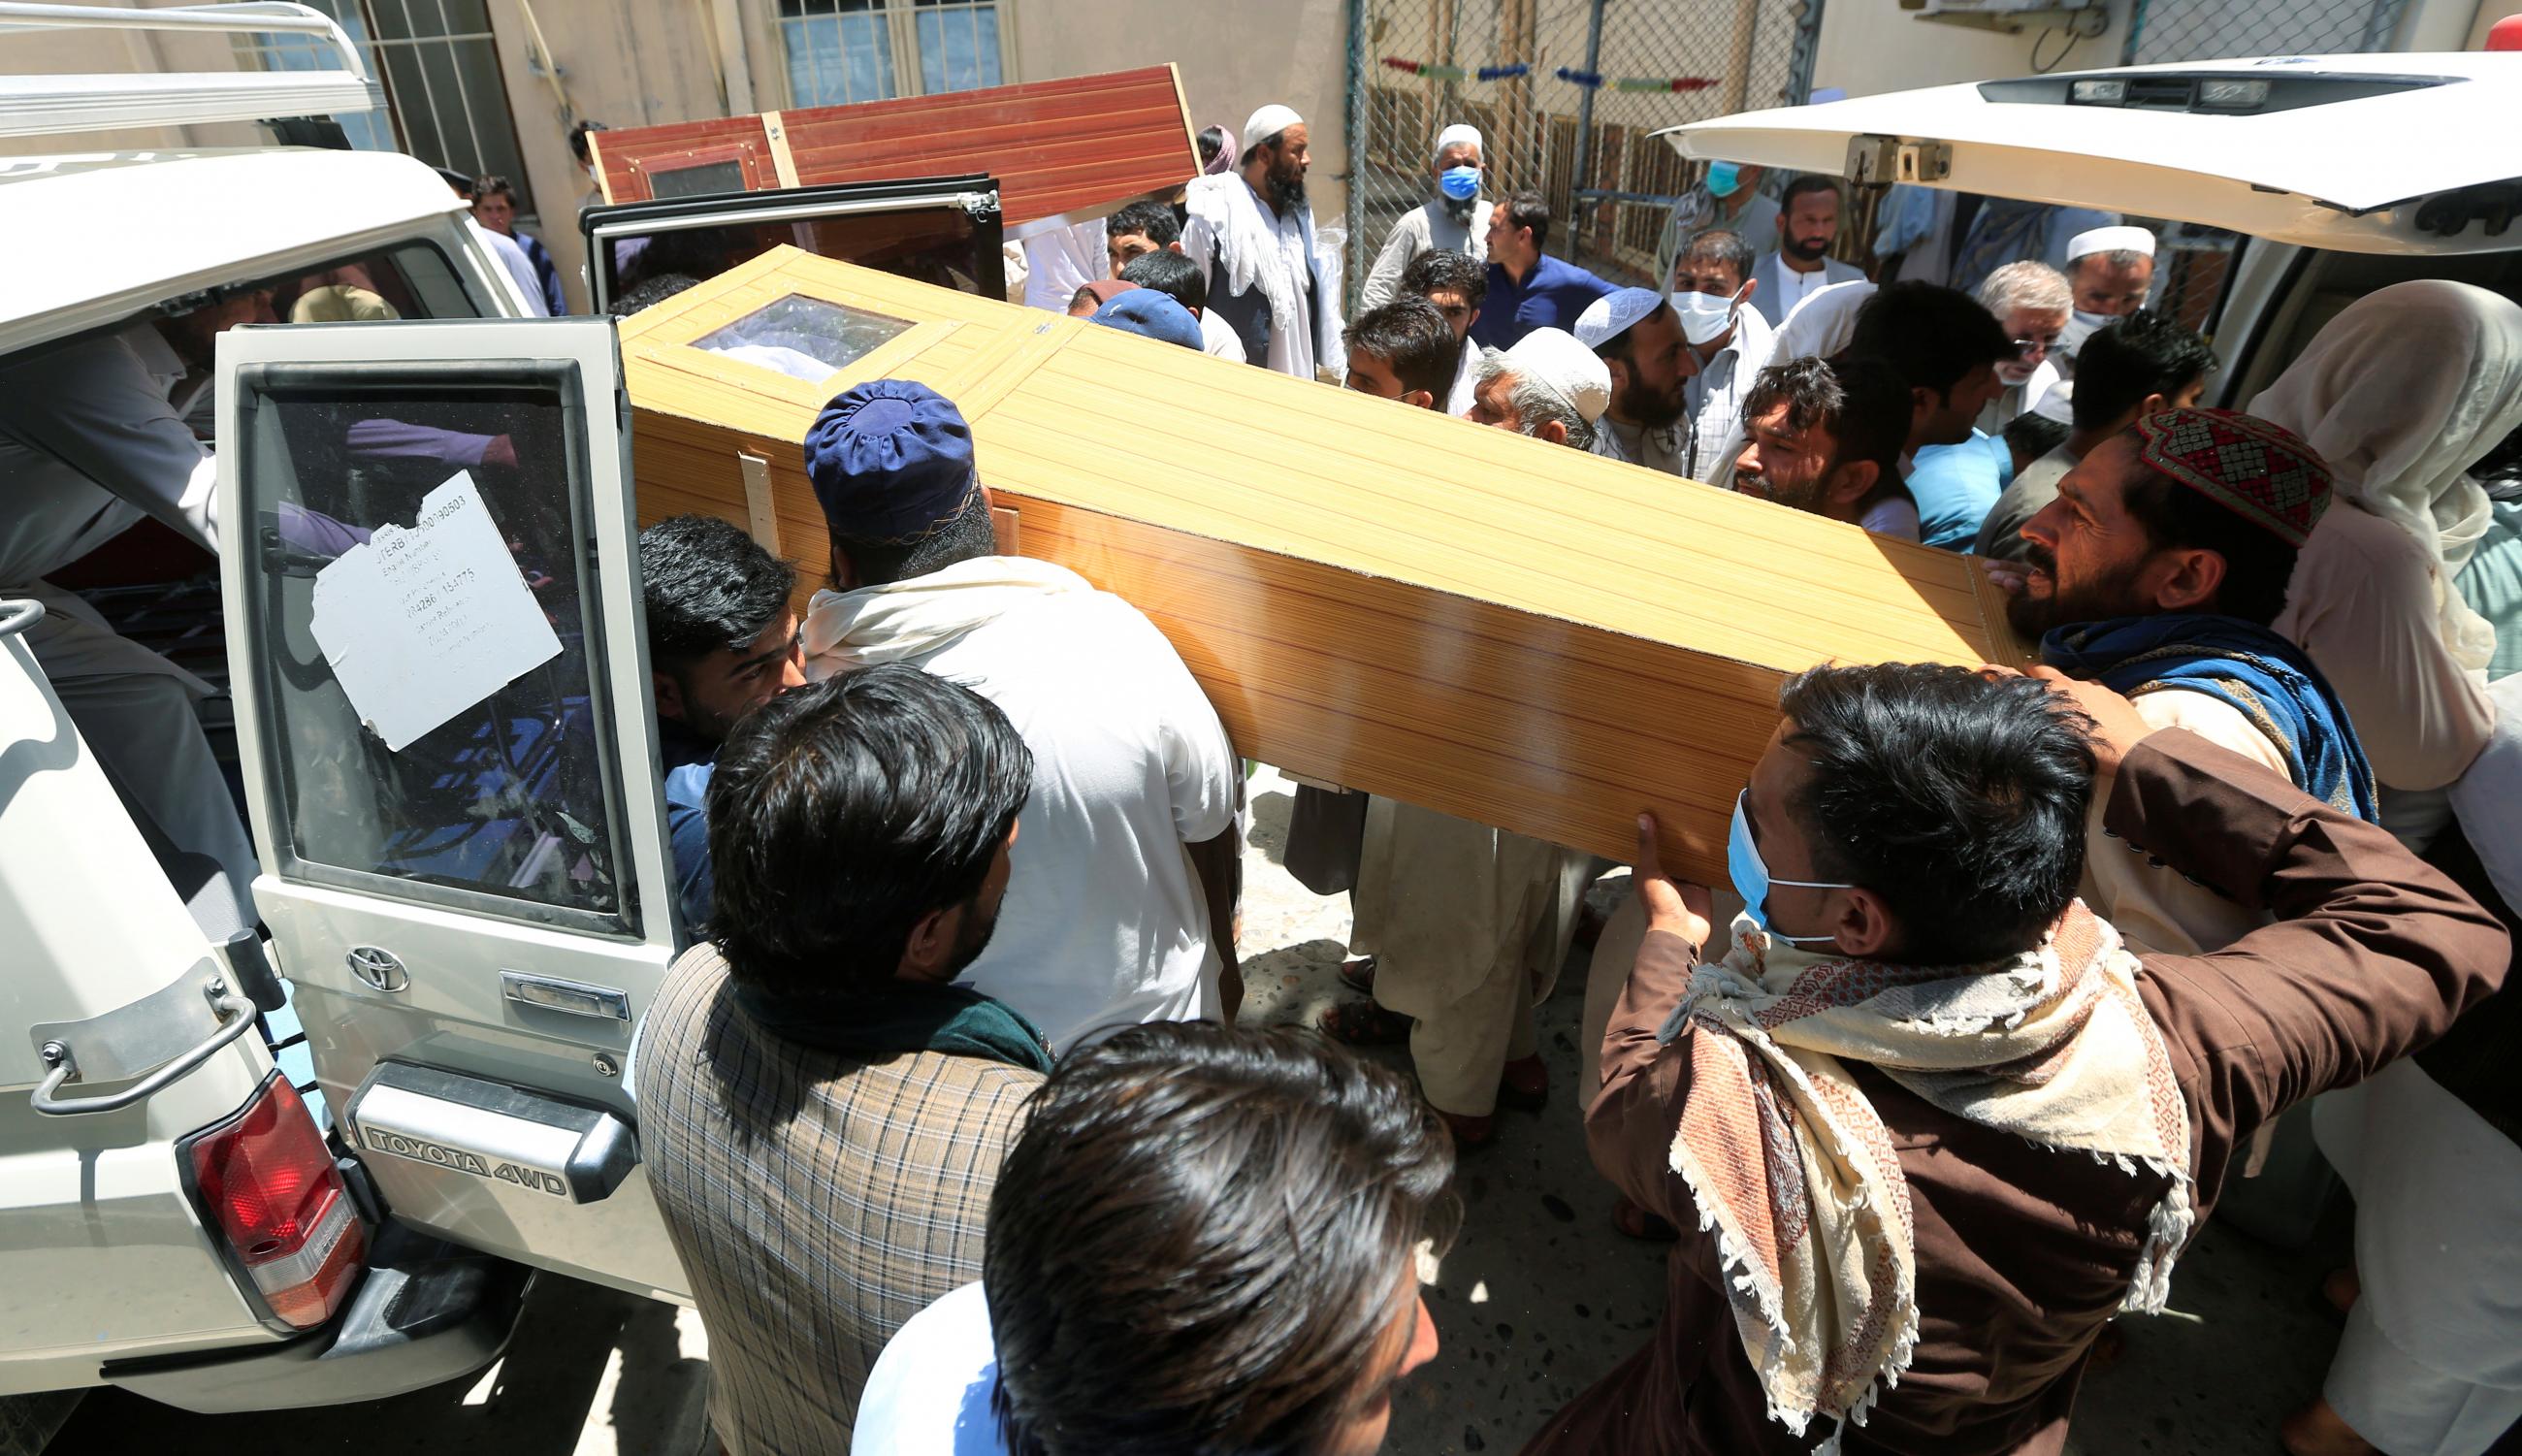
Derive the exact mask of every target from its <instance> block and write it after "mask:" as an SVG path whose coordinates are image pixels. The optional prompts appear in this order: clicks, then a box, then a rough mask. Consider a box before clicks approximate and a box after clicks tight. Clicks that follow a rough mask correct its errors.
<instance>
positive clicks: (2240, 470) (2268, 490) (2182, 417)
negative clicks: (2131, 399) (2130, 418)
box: [2136, 409, 2329, 547]
mask: <svg viewBox="0 0 2522 1456" xmlns="http://www.w3.org/2000/svg"><path fill="white" fill-rule="evenodd" d="M2136 433H2137V439H2138V440H2139V441H2140V442H2142V443H2141V444H2140V445H2139V446H2138V447H2137V458H2138V459H2140V460H2143V461H2144V462H2145V463H2146V464H2147V465H2148V466H2150V467H2152V468H2153V469H2155V470H2159V471H2161V472H2163V473H2164V474H2165V475H2168V476H2170V477H2172V479H2173V480H2176V481H2178V482H2180V483H2181V484H2182V485H2184V486H2187V487H2189V488H2190V489H2191V490H2193V491H2196V492H2198V493H2200V494H2202V495H2206V496H2208V497H2210V498H2212V499H2214V500H2215V501H2216V502H2217V503H2218V504H2219V505H2222V506H2223V507H2224V508H2225V509H2227V510H2230V511H2232V512H2233V513H2234V514H2235V515H2238V516H2242V517H2244V518H2245V519H2248V520H2250V521H2253V522H2255V523H2257V524H2258V525H2261V526H2264V527H2265V528H2266V529H2267V531H2268V533H2269V534H2270V535H2272V536H2275V537H2276V538H2277V539H2279V540H2283V541H2284V542H2286V544H2288V545H2291V546H2297V547H2300V546H2301V545H2302V544H2303V543H2304V540H2305V538H2307V537H2309V536H2311V535H2312V525H2313V523H2314V522H2317V521H2318V520H2319V519H2320V515H2321V512H2323V511H2325V510H2327V509H2329V465H2328V463H2327V462H2325V461H2323V460H2322V459H2321V458H2320V456H2319V455H2318V454H2316V453H2314V452H2313V450H2312V446H2308V445H2306V444H2304V443H2303V441H2302V440H2301V439H2300V438H2299V437H2297V436H2296V435H2295V434H2294V433H2293V432H2292V431H2289V430H2287V429H2285V428H2284V427H2282V426H2279V425H2272V424H2269V423H2268V422H2267V421H2266V420H2264V419H2261V418H2259V417H2258V416H2256V415H2248V414H2244V413H2242V412H2241V411H2240V410H2238V409H2167V410H2164V411H2162V412H2161V413H2159V414H2150V415H2147V416H2146V417H2145V418H2143V419H2141V420H2138V421H2137V422H2136Z"/></svg>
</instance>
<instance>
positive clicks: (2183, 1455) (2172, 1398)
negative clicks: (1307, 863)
mask: <svg viewBox="0 0 2522 1456" xmlns="http://www.w3.org/2000/svg"><path fill="white" fill-rule="evenodd" d="M1252 787H1253V793H1254V799H1253V808H1254V827H1253V833H1252V842H1251V844H1250V846H1249V847H1248V849H1247V851H1246V856H1245V862H1246V876H1245V910H1244V920H1243V937H1242V945H1243V950H1244V960H1243V964H1244V976H1245V981H1246V984H1247V987H1248V988H1249V996H1248V1000H1247V1003H1246V1005H1245V1008H1244V1012H1243V1014H1244V1018H1245V1019H1246V1020H1247V1021H1251V1022H1256V1023H1274V1022H1301V1021H1307V1020H1310V1019H1311V1018H1312V1016H1313V1015H1314V1014H1315V1013H1316V1012H1317V1011H1318V1010H1320V1009H1321V1008H1323V1007H1325V1006H1328V1005H1330V1004H1331V1002H1332V1001H1333V1000H1335V999H1338V998H1339V997H1340V996H1342V995H1345V994H1346V993H1344V992H1343V991H1342V989H1341V988H1340V987H1339V986H1338V984H1337V982H1336V980H1335V979H1334V977H1333V974H1332V972H1333V971H1334V970H1335V969H1336V967H1337V966H1338V965H1339V963H1340V961H1341V959H1342V950H1343V946H1344V944H1345V941H1346V937H1347V933H1348V907H1347V902H1346V898H1345V897H1340V898H1337V899H1333V900H1329V901H1326V900H1322V899H1320V898H1318V897H1316V896H1314V895H1312V894H1310V893H1309V892H1307V891H1306V890H1304V889H1303V888H1302V887H1301V886H1299V885H1297V884H1296V883H1295V882H1294V881H1293V880H1292V879H1290V878H1289V877H1288V876H1287V874H1286V871H1285V870H1284V869H1281V868H1280V866H1279V863H1278V861H1279V857H1280V854H1281V851H1282V848H1283V846H1284V842H1285V833H1286V822H1287V814H1288V811H1289V807H1290V805H1291V802H1292V800H1291V798H1290V796H1289V792H1288V786H1287V784H1286V783H1285V781H1284V779H1281V778H1280V777H1278V775H1274V774H1271V773H1269V772H1267V771H1264V772H1263V773H1262V774H1261V775H1259V776H1258V777H1256V778H1255V779H1254V781H1253V785H1252ZM1625 890H1626V886H1625V877H1624V876H1621V875H1615V876H1613V877H1612V878H1611V879H1608V880H1606V881H1605V882H1604V883H1603V884H1601V885H1598V886H1597V887H1596V890H1595V895H1596V898H1597V901H1598V903H1608V902H1610V901H1611V900H1613V899H1615V897H1616V896H1618V895H1620V894H1623V893H1625ZM1586 967H1587V955H1586V952H1585V951H1584V950H1583V949H1582V948H1581V947H1580V948H1578V949H1577V950H1576V951H1575V952H1574V953H1573V955H1572V956H1571V958H1570V961H1569V963H1568V965H1567V967H1566V971H1565V974H1564V975H1563V976H1562V977H1561V979H1560V982H1559V990H1558V993H1557V994H1556V995H1555V996H1553V997H1552V998H1551V1000H1550V1001H1549V1002H1548V1003H1547V1004H1546V1005H1545V1006H1544V1007H1543V1008H1542V1009H1541V1011H1540V1029H1541V1043H1542V1053H1543V1056H1544V1057H1546V1058H1547V1059H1548V1061H1549V1063H1550V1070H1551V1075H1552V1077H1553V1079H1554V1082H1553V1088H1552V1100H1551V1103H1550V1105H1549V1106H1548V1107H1547V1108H1545V1109H1544V1110H1543V1111H1541V1112H1540V1113H1538V1114H1523V1113H1507V1114H1505V1115H1504V1116H1503V1117H1502V1119H1501V1122H1500V1129H1499V1133H1500V1135H1499V1138H1498V1140H1497V1142H1496V1143H1495V1144H1494V1145H1492V1146H1491V1147H1489V1148H1487V1149H1484V1150H1482V1151H1478V1152H1475V1153H1471V1154H1469V1155H1468V1156H1466V1158H1465V1159H1464V1162H1463V1165H1462V1173H1461V1181H1462V1189H1463V1193H1464V1197H1465V1201H1466V1203H1467V1211H1468V1218H1467V1223H1466V1231H1465V1234H1464V1237H1463V1239H1462V1241H1461V1243H1460V1245H1458V1246H1457V1247H1456V1248H1455V1250H1454V1251H1453V1253H1452V1255H1451V1256H1450V1257H1448V1258H1447V1259H1446V1260H1445V1263H1444V1267H1443V1269H1442V1271H1441V1273H1440V1276H1439V1279H1438V1282H1437V1283H1436V1285H1435V1286H1434V1287H1433V1288H1432V1289H1431V1290H1430V1291H1429V1296H1428V1302H1429V1306H1430V1308H1431V1309H1432V1310H1433V1311H1434V1314H1435V1319H1436V1325H1437V1330H1438V1333H1439V1336H1440V1338H1441V1339H1442V1341H1443V1350H1442V1353H1441V1354H1440V1355H1439V1356H1438V1357H1437V1359H1436V1360H1435V1361H1434V1362H1433V1363H1432V1364H1431V1365H1429V1366H1428V1367H1427V1368H1426V1369H1425V1370H1424V1371H1422V1372H1421V1373H1420V1374H1419V1375H1418V1376H1417V1377H1415V1378H1414V1379H1413V1380H1412V1381H1410V1382H1409V1383H1407V1384H1405V1385H1404V1386H1402V1387H1401V1389H1400V1391H1399V1392H1398V1394H1397V1396H1396V1410H1395V1413H1394V1417H1393V1423H1392V1436H1391V1441H1390V1444H1389V1446H1388V1447H1387V1449H1388V1450H1389V1451H1390V1452H1392V1453H1393V1456H1456V1453H1474V1452H1500V1453H1506V1452H1512V1451H1514V1450H1515V1449H1517V1448H1518V1446H1519V1445H1520V1444H1521V1443H1522V1441H1523V1439H1524V1438H1525V1437H1526V1436H1528V1435H1529V1434H1531V1433H1533V1432H1534V1431H1535V1430H1537V1429H1539V1427H1540V1426H1541V1424H1542V1423H1543V1421H1544V1420H1545V1419H1547V1418H1548V1417H1549V1415H1550V1414H1551V1413H1552V1412H1554V1411H1555V1410H1557V1409H1558V1408H1559V1407H1560V1406H1561V1405H1562V1404H1564V1403H1565V1401H1566V1400H1568V1399H1569V1398H1570V1397H1572V1396H1573V1395H1575V1394H1576V1393H1577V1392H1578V1391H1579V1390H1581V1389H1583V1388H1584V1387H1585V1386H1587V1385H1589V1384H1591V1383H1592V1382H1593V1381H1594V1380H1595V1379H1596V1378H1598V1377H1600V1376H1601V1375H1603V1374H1604V1373H1605V1372H1607V1371H1608V1370H1610V1369H1611V1367H1612V1366H1613V1365H1614V1364H1616V1363H1617V1362H1618V1361H1620V1360H1621V1359H1623V1358H1625V1357H1626V1356H1627V1355H1628V1354H1629V1353H1630V1352H1631V1351H1633V1350H1635V1349H1636V1348H1637V1347H1638V1346H1639V1345H1640V1344H1641V1343H1643V1342H1644V1341H1645V1340H1646V1339H1647V1335H1648V1331H1649V1330H1650V1328H1651V1327H1652V1326H1653V1324H1654V1322H1655V1320H1656V1318H1657V1316H1658V1313H1659V1312H1660V1310H1661V1308H1662V1301H1663V1281H1664V1259H1663V1250H1662V1249H1661V1247H1659V1246H1656V1245H1644V1244H1638V1243H1633V1242H1631V1241H1629V1240H1626V1239H1623V1238H1621V1237H1620V1236H1619V1235H1618V1234H1617V1233H1615V1232H1613V1230H1612V1228H1611V1222H1610V1216H1611V1193H1610V1191H1609V1189H1608V1187H1607V1186H1606V1185H1605V1184H1604V1183H1603V1182H1602V1181H1601V1180H1600V1178H1599V1177H1597V1175H1596V1174H1595V1173H1594V1171H1593V1168H1592V1166H1591V1164H1590V1163H1589V1162H1588V1161H1587V1158H1586V1153H1585V1148H1584V1139H1583V1136H1582V1133H1581V1131H1580V1129H1579V1127H1578V1122H1577V1105H1576V1099H1575V1097H1574V1096H1573V1095H1572V1093H1573V1086H1574V1082H1575V1078H1576V1028H1577V1021H1578V1017H1579V1014H1580V1012H1581V1010H1582V1008H1583V1002H1584V985H1585V972H1586ZM1390 1055H1392V1056H1394V1057H1396V1058H1397V1057H1400V1054H1399V1053H1398V1052H1397V1051H1396V1052H1395V1053H1393V1054H1390ZM2343 1246H2344V1241H2343V1219H2342V1218H2341V1217H2340V1216H2339V1213H2338V1211H2337V1210H2333V1211H2332V1216H2331V1217H2330V1219H2329V1220H2328V1221H2327V1222H2326V1223H2325V1224H2324V1225H2323V1227H2322V1228H2321V1229H2320V1230H2319V1231H2318V1232H2317V1233H2316V1234H2315V1235H2314V1237H2313V1238H2312V1240H2311V1242H2310V1245H2309V1246H2308V1248H2307V1250H2305V1251H2301V1252H2289V1251H2285V1250H2281V1249H2278V1248H2275V1247H2273V1246H2271V1245H2267V1244H2264V1243H2261V1242H2259V1241H2258V1240H2255V1239H2253V1238H2251V1237H2250V1236H2248V1235H2245V1234H2241V1233H2238V1232H2235V1231H2234V1230H2233V1229H2232V1228H2231V1227H2229V1226H2228V1224H2227V1223H2225V1222H2223V1221H2220V1220H2219V1221H2218V1223H2216V1224H2212V1225H2211V1226H2210V1227H2209V1228H2208V1229H2207V1230H2206V1232H2205V1233H2204V1234H2203V1235H2201V1236H2200V1238H2199V1240H2198V1241H2197V1243H2196V1244H2195V1245H2193V1246H2192V1247H2191V1248H2190V1250H2189V1251H2188V1253H2187V1254H2186V1255H2184V1256H2183V1257H2182V1259H2181V1261H2180V1264H2179V1268H2178V1270H2177V1273H2176V1275H2175V1277H2174V1280H2173V1285H2172V1306H2173V1308H2172V1313H2170V1314H2168V1315H2166V1316H2164V1317H2162V1318H2159V1319H2150V1320H2131V1321H2128V1322H2126V1323H2125V1329H2126V1330H2127V1333H2128V1340H2127V1353H2126V1355H2125V1358H2124V1359H2123V1360H2122V1361H2121V1362H2120V1363H2119V1364H2118V1365H2117V1366H2116V1367H2114V1368H2113V1369H2110V1370H2108V1371H2103V1372H2099V1373H2096V1374H2094V1375H2093V1376H2091V1377H2090V1378H2089V1379H2088V1380H2087V1381H2086V1382H2085V1386H2084V1389H2083V1391H2082V1395H2081V1398H2080V1400H2079V1402H2078V1409H2077V1420H2076V1429H2075V1433H2074V1437H2073V1439H2072V1440H2071V1441H2070V1443H2069V1447H2068V1449H2069V1450H2070V1452H2073V1453H2078V1456H2123V1453H2147V1456H2227V1453H2233V1452H2253V1451H2274V1450H2275V1449H2276V1441H2275V1435H2274V1432H2275V1427H2276V1423H2277V1421H2278V1419H2279V1418H2280V1417H2282V1416H2283V1415H2284V1414H2285V1413H2286V1412H2287V1411H2289V1410H2291V1409H2293V1408H2294V1407H2295V1406H2296V1405H2298V1404H2300V1403H2302V1402H2303V1401H2305V1400H2307V1399H2309V1398H2310V1397H2311V1396H2312V1394H2313V1393H2314V1392H2315V1391H2317V1390H2318V1388H2319V1385H2320V1377H2321V1372H2322V1370H2323V1369H2324V1368H2325V1367H2326V1365H2327V1363H2328V1358H2329V1352H2330V1348H2331V1345H2332V1343H2333V1342H2334V1339H2335V1333H2334V1330H2335V1327H2334V1325H2333V1323H2332V1322H2331V1321H2330V1320H2329V1319H2328V1318H2327V1317H2326V1315H2325V1314H2324V1313H2323V1312H2322V1311H2321V1310H2320V1309H2319V1308H2318V1307H2317V1305H2316V1302H2315V1300H2314V1297H2313V1290H2314V1288H2315V1286H2316V1284H2317V1282H2318V1280H2319V1278H2320V1276H2321V1274H2322V1273H2323V1272H2324V1271H2326V1270H2327V1269H2328V1268H2330V1267H2331V1266H2332V1265H2333V1264H2335V1263H2337V1262H2339V1261H2340V1254H2341V1250H2342V1249H2343ZM707 1360H708V1342H707V1340H706V1339H705V1337H704V1336H703V1334H702V1331H701V1328H700V1322H699V1321H698V1320H697V1319H696V1318H694V1317H693V1316H692V1314H691V1313H690V1312H689V1311H684V1310H677V1309H673V1308H670V1307H668V1306H665V1305H661V1304H655V1303H651V1302H649V1301H646V1300H643V1299H638V1298H635V1297H631V1296H628V1295H620V1294H615V1293H612V1292H607V1291H602V1290H597V1289H595V1288H592V1287H590V1286H586V1285H583V1284H578V1283H575V1282H571V1281H566V1280H560V1279H555V1278H550V1277H546V1278H545V1279H544V1280H543V1281H542V1282H541V1284H540V1286H539V1287H538V1289H537V1293H536V1296H535V1298H534V1299H533V1301H532V1302H531V1304H530V1306H529V1309H528V1313H527V1317H526V1324H525V1325H524V1326H523V1327H522V1328H521V1329H520V1330H519V1332H518V1336H517V1339H516V1342H515V1344H514V1346H513V1347H512V1349H511V1351H510V1353H509V1355H508V1357H507V1358H506V1359H505V1360H504V1361H502V1362H501V1363H500V1364H499V1365H497V1366H495V1367H493V1368H492V1369H491V1370H490V1371H489V1372H486V1373H485V1374H484V1375H482V1376H480V1377H477V1378H475V1379H473V1380H470V1381H465V1382H458V1383H455V1384H452V1385H449V1386H442V1387H440V1388H438V1389H435V1390H429V1391H422V1392H419V1393H416V1394H412V1395H407V1396H402V1397H399V1398H397V1399H395V1400H391V1401H384V1402H380V1403H378V1404H376V1405H374V1406H368V1407H347V1408H333V1409H329V1410H324V1411H311V1412H280V1413H271V1414H264V1415H257V1416H251V1417H221V1418H204V1417H197V1416H190V1415H185V1414H183V1413H180V1412H175V1411H171V1410H167V1409H166V1408H164V1407H160V1406H154V1405H152V1404H150V1403H149V1402H147V1401H144V1400H140V1399H138V1398H136V1397H133V1396H128V1395H124V1394H121V1393H120V1392H116V1391H105V1392H99V1393H97V1394H95V1395H92V1396H91V1397H90V1398H89V1399H88V1400H87V1402H86V1404H85V1405H84V1406H83V1407H82V1409H81V1410H80V1411H79V1413H78V1414H77V1415H76V1416H75V1417H73V1419H72V1421H71V1424H70V1426H69V1427H68V1428H66V1429H65V1430H64V1431H63V1433H62V1434H61V1436H60V1437H59V1438H58V1439H57V1440H56V1442H55V1443H54V1446H53V1448H52V1449H53V1450H54V1451H55V1452H57V1453H64V1456H70V1453H75V1456H91V1453H93V1456H126V1453H127V1456H164V1453H166V1452H169V1451H194V1450H200V1451H211V1450H220V1451H224V1450H248V1449H251V1450H255V1451H257V1452H261V1453H269V1456H300V1453H308V1456H312V1453H319V1452H337V1451H338V1452H350V1451H356V1452H359V1453H361V1456H401V1453H405V1452H411V1453H419V1452H424V1451H426V1452H444V1451H449V1450H479V1451H485V1452H500V1453H515V1456H544V1453H552V1456H559V1453H572V1456H694V1453H697V1452H700V1451H703V1450H704V1449H706V1448H707V1443H706V1440H705V1423H704V1418H703V1413H702V1412H703V1400H704V1396H705V1388H706V1383H707ZM2508 1443H2509V1442H2508Z"/></svg>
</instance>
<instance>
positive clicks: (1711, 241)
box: [1665, 227, 1752, 288]
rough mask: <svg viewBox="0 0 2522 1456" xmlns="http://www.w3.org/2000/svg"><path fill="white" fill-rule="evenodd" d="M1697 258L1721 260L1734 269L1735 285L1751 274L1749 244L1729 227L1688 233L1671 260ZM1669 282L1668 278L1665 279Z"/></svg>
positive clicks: (1709, 260)
mask: <svg viewBox="0 0 2522 1456" xmlns="http://www.w3.org/2000/svg"><path fill="white" fill-rule="evenodd" d="M1684 258H1697V259H1699V260H1700V261H1702V262H1721V263H1724V264H1725V265H1727V266H1728V267H1731V268H1732V269H1733V270H1734V279H1735V287H1737V288H1740V287H1741V286H1742V282H1743V280H1744V279H1746V278H1749V277H1751V260H1752V259H1751V245H1750V244H1749V243H1746V242H1744V241H1743V235H1742V234H1741V233H1738V232H1736V231H1735V230H1734V229H1732V228H1730V227H1704V228H1701V229H1700V230H1699V231H1697V232H1695V233H1692V234H1691V235H1690V241H1689V242H1687V243H1684V244H1682V245H1681V251H1680V252H1679V253H1676V254H1674V255H1673V261H1675V262H1679V261H1681V260H1683V259H1684ZM1665 281H1667V282H1669V281H1670V280H1669V279H1667V280H1665Z"/></svg>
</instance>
